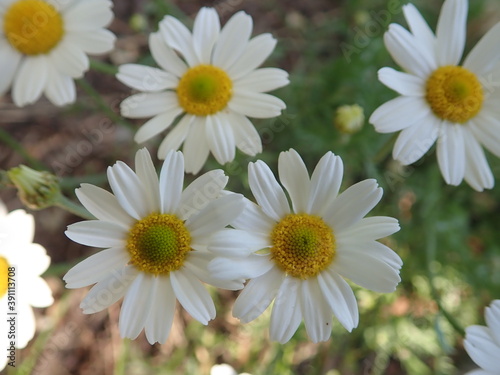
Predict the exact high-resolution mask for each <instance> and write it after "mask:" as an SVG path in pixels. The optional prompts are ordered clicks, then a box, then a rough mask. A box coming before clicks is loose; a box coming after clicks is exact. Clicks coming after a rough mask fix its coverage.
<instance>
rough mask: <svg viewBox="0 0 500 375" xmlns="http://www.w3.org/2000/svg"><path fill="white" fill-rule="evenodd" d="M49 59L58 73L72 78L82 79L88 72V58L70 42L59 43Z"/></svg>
mask: <svg viewBox="0 0 500 375" xmlns="http://www.w3.org/2000/svg"><path fill="white" fill-rule="evenodd" d="M49 58H50V61H51V62H52V64H53V65H54V66H55V67H56V68H57V70H58V71H59V72H61V73H63V74H64V75H67V76H70V77H72V78H82V77H83V73H84V72H86V71H87V70H89V58H88V57H87V55H86V54H85V52H83V50H82V49H81V48H78V47H77V46H75V45H74V44H71V43H70V42H62V43H59V45H58V46H57V48H55V49H54V50H52V52H51V53H50V54H49Z"/></svg>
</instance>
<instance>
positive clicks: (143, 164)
mask: <svg viewBox="0 0 500 375" xmlns="http://www.w3.org/2000/svg"><path fill="white" fill-rule="evenodd" d="M135 173H136V174H137V177H138V178H139V180H140V181H141V182H142V185H143V186H144V190H145V191H144V192H145V194H144V195H145V198H146V202H147V211H148V212H155V211H158V208H159V207H160V190H159V186H158V175H157V174H156V169H155V166H154V164H153V160H151V155H150V154H149V151H148V150H147V149H146V148H142V149H140V150H138V151H137V152H136V154H135Z"/></svg>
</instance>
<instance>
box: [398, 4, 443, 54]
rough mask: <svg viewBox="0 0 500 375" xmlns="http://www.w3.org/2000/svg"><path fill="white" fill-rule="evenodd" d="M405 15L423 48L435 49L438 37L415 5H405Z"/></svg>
mask: <svg viewBox="0 0 500 375" xmlns="http://www.w3.org/2000/svg"><path fill="white" fill-rule="evenodd" d="M403 13H404V16H405V19H406V22H407V23H408V26H409V27H410V30H411V32H412V34H413V35H414V36H415V38H416V39H418V40H419V41H420V44H421V45H422V46H428V47H429V48H434V46H435V44H436V37H435V36H434V33H433V32H432V30H431V28H430V27H429V25H428V24H427V22H426V21H425V19H424V18H423V17H422V15H421V14H420V12H419V11H418V10H417V8H416V7H415V5H413V4H406V5H403ZM432 53H434V51H432Z"/></svg>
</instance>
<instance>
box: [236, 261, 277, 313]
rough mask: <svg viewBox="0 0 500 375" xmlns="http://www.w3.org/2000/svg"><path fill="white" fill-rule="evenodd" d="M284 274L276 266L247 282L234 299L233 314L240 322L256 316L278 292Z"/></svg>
mask: <svg viewBox="0 0 500 375" xmlns="http://www.w3.org/2000/svg"><path fill="white" fill-rule="evenodd" d="M283 277H284V274H283V272H281V271H279V270H278V269H276V268H272V269H271V270H270V271H269V272H267V273H265V274H263V275H262V276H259V277H256V278H255V279H252V280H250V281H249V282H248V284H247V285H246V286H245V289H243V291H242V292H241V293H240V295H239V296H238V298H237V299H236V301H235V303H234V307H233V316H234V317H236V318H238V319H240V320H241V322H242V323H248V322H251V321H252V320H254V319H256V318H258V317H259V316H260V315H261V314H262V313H263V312H264V311H265V310H266V309H267V307H268V306H269V305H270V304H271V302H272V301H273V299H274V297H275V296H276V294H277V293H278V290H279V288H280V284H281V283H282V281H283Z"/></svg>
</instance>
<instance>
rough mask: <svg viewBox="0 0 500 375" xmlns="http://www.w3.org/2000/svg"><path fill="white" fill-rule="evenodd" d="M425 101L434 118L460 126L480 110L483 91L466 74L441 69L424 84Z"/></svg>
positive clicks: (472, 76) (462, 70)
mask: <svg viewBox="0 0 500 375" xmlns="http://www.w3.org/2000/svg"><path fill="white" fill-rule="evenodd" d="M426 99H427V102H428V103H429V105H430V106H431V108H432V110H433V111H434V114H435V115H436V116H438V117H439V118H442V119H443V120H448V121H451V122H455V123H460V124H463V123H465V122H467V121H468V120H470V119H471V118H472V117H474V116H475V115H477V114H478V112H479V111H480V110H481V107H482V106H483V100H484V97H483V87H482V85H481V83H480V82H479V80H478V79H477V76H476V75H475V74H474V73H472V72H470V71H469V70H467V69H465V68H462V67H461V66H452V65H448V66H442V67H441V68H438V69H437V70H436V71H435V72H434V73H432V75H431V76H430V78H429V79H428V80H427V84H426Z"/></svg>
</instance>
